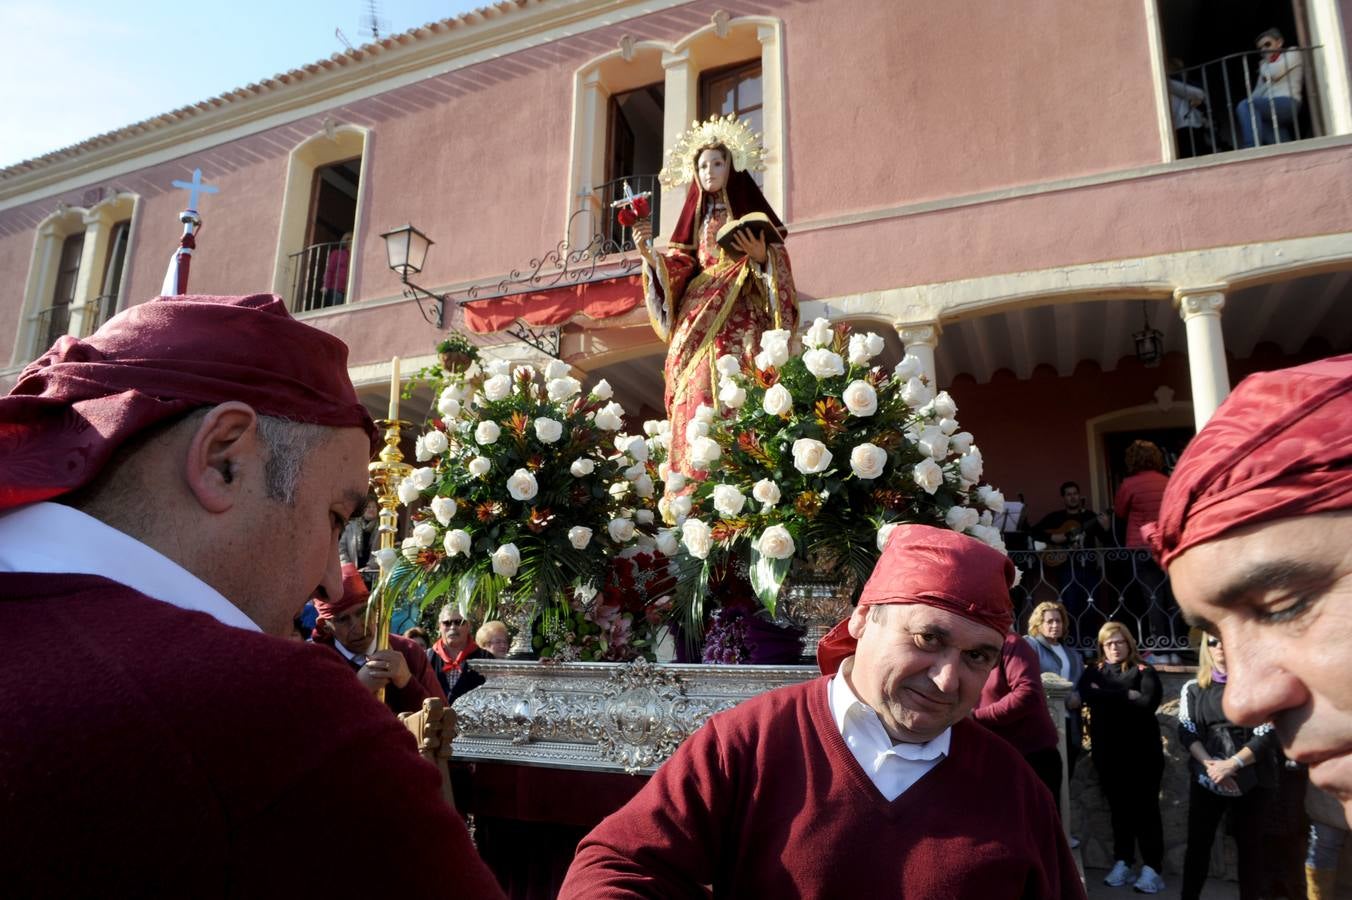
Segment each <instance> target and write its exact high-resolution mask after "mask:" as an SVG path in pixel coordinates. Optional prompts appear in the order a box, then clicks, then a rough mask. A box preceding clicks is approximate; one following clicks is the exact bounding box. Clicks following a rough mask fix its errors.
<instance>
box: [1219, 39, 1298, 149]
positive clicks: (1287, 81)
mask: <svg viewBox="0 0 1352 900" xmlns="http://www.w3.org/2000/svg"><path fill="white" fill-rule="evenodd" d="M1285 42H1286V41H1285V38H1283V37H1282V33H1281V32H1280V31H1278V30H1277V29H1276V28H1269V29H1268V30H1267V31H1264V32H1263V33H1262V34H1260V35H1259V36H1258V38H1257V39H1256V41H1255V44H1256V46H1257V47H1258V49H1259V50H1260V51H1261V52H1262V53H1263V54H1264V56H1263V58H1262V61H1261V62H1260V63H1259V64H1258V84H1256V85H1255V86H1254V88H1253V90H1252V91H1251V92H1250V93H1249V96H1248V97H1246V98H1245V99H1243V100H1241V101H1239V103H1238V104H1236V105H1235V117H1236V118H1237V119H1239V146H1241V147H1252V146H1254V145H1255V141H1254V135H1255V133H1256V134H1257V137H1258V140H1257V144H1258V145H1259V146H1262V145H1265V144H1285V143H1288V142H1290V141H1293V140H1295V137H1296V132H1295V127H1296V116H1297V115H1298V114H1299V113H1300V101H1301V96H1302V92H1303V90H1304V85H1303V84H1302V81H1301V79H1302V78H1303V77H1304V72H1305V70H1304V67H1303V66H1302V65H1301V54H1300V51H1298V50H1285V51H1284V50H1282V47H1283V45H1284V44H1285Z"/></svg>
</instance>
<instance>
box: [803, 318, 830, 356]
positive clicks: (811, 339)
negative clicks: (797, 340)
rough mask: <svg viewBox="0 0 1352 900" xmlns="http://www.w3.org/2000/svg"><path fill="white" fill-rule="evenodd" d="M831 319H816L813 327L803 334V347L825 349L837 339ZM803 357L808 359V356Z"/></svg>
mask: <svg viewBox="0 0 1352 900" xmlns="http://www.w3.org/2000/svg"><path fill="white" fill-rule="evenodd" d="M835 336H836V335H835V332H833V331H832V330H831V321H830V320H829V319H814V320H813V321H812V325H811V326H810V327H809V328H808V330H807V331H806V332H805V333H804V334H803V345H804V346H807V347H825V346H826V345H828V344H830V343H831V341H832V339H834V338H835ZM803 357H804V358H805V359H806V357H807V354H806V353H804V354H803Z"/></svg>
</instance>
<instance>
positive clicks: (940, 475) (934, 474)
mask: <svg viewBox="0 0 1352 900" xmlns="http://www.w3.org/2000/svg"><path fill="white" fill-rule="evenodd" d="M911 477H913V478H914V479H915V483H916V484H918V485H920V487H922V488H923V489H924V490H925V493H927V494H933V493H934V492H935V491H937V490H939V485H941V484H943V483H944V470H943V469H941V468H939V464H938V463H937V462H935V461H934V460H932V459H926V460H922V461H921V462H919V463H917V464H916V466H915V468H913V469H912V470H911Z"/></svg>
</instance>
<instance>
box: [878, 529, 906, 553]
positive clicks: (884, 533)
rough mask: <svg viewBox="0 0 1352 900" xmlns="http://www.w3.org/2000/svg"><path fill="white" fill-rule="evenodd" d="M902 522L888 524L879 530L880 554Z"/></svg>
mask: <svg viewBox="0 0 1352 900" xmlns="http://www.w3.org/2000/svg"><path fill="white" fill-rule="evenodd" d="M900 524H901V523H900V522H888V523H887V524H886V525H884V526H883V527H881V528H879V529H878V552H879V553H882V552H883V548H884V547H886V546H887V539H888V538H890V537H891V536H892V532H893V531H895V530H896V527H897V526H898V525H900Z"/></svg>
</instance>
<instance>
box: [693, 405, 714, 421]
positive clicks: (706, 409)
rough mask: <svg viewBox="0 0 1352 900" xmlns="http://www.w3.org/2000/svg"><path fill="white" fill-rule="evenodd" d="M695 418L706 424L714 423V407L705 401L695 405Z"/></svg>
mask: <svg viewBox="0 0 1352 900" xmlns="http://www.w3.org/2000/svg"><path fill="white" fill-rule="evenodd" d="M695 420H696V421H698V422H703V423H705V424H706V425H712V424H713V423H714V408H713V407H712V406H710V405H709V404H707V403H701V404H700V405H699V406H697V407H695Z"/></svg>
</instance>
